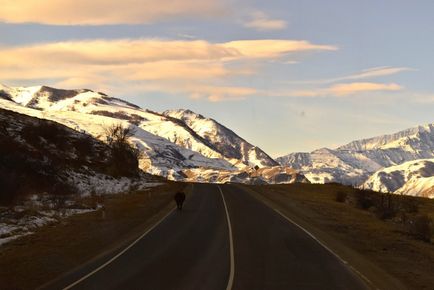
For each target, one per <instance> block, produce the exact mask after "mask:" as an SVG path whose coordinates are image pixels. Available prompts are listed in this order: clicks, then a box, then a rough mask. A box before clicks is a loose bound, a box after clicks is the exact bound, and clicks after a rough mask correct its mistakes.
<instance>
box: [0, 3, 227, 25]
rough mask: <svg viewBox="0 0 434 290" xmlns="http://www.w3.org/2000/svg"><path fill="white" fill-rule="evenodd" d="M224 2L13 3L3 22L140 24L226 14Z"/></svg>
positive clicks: (0, 16) (0, 12)
mask: <svg viewBox="0 0 434 290" xmlns="http://www.w3.org/2000/svg"><path fill="white" fill-rule="evenodd" d="M226 9H227V7H226V5H225V1H220V0H201V1H196V0H171V1H160V0H122V1H119V0H91V1H89V0H73V1H72V0H38V1H34V0H13V1H2V2H1V9H0V21H3V22H9V23H41V24H50V25H106V24H140V23H150V22H155V21H160V20H164V19H168V18H174V17H188V16H196V17H212V16H220V15H224V14H225V13H226Z"/></svg>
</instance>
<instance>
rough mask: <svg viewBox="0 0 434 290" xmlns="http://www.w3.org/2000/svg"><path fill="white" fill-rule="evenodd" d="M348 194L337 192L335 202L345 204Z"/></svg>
mask: <svg viewBox="0 0 434 290" xmlns="http://www.w3.org/2000/svg"><path fill="white" fill-rule="evenodd" d="M347 195H348V194H347V193H346V192H345V191H341V190H340V191H338V192H336V197H335V200H336V201H337V202H345V201H346V200H347Z"/></svg>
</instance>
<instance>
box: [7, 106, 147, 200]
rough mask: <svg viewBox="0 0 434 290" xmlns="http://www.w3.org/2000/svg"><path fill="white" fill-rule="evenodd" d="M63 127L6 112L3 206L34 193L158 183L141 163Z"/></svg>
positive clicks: (108, 190)
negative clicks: (117, 158) (146, 172)
mask: <svg viewBox="0 0 434 290" xmlns="http://www.w3.org/2000/svg"><path fill="white" fill-rule="evenodd" d="M111 152H112V151H111V150H110V148H109V146H108V145H107V144H105V143H103V142H101V141H98V140H96V139H94V138H92V137H91V136H89V135H87V134H84V133H81V132H77V131H75V130H72V129H70V128H68V127H66V126H63V125H61V124H59V123H56V122H52V121H49V120H44V119H38V118H34V117H30V116H27V115H23V114H19V113H16V112H13V111H9V110H4V109H1V108H0V188H1V192H2V194H1V195H0V205H4V204H6V205H8V204H9V203H13V202H14V201H17V200H19V199H20V198H22V197H24V196H29V195H31V194H40V193H43V192H45V193H48V194H51V195H65V194H76V193H80V194H90V193H91V192H98V193H116V192H120V191H127V190H128V188H129V187H130V186H132V185H133V183H137V184H136V185H138V183H140V184H143V183H147V182H149V181H151V180H155V178H151V177H150V176H147V175H146V174H144V173H143V172H141V171H140V170H139V169H138V164H137V160H135V159H134V158H128V159H124V160H123V161H124V162H123V163H122V164H119V163H118V162H117V160H116V159H115V158H114V156H113V155H112V154H111Z"/></svg>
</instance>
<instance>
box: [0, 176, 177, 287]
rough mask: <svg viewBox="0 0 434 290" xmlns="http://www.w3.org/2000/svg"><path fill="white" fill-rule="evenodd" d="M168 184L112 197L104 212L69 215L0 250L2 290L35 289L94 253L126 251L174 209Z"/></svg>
mask: <svg viewBox="0 0 434 290" xmlns="http://www.w3.org/2000/svg"><path fill="white" fill-rule="evenodd" d="M179 186H180V185H179V184H176V183H170V184H167V185H164V186H160V187H156V188H151V189H149V190H148V191H143V192H137V193H131V194H127V195H113V196H111V197H108V198H107V200H106V201H105V208H106V210H105V218H103V215H102V211H101V210H98V211H96V212H91V213H87V214H81V215H76V216H72V217H70V218H67V219H65V220H64V221H63V222H62V223H61V224H56V225H51V226H46V227H43V228H41V229H40V230H38V231H37V232H36V233H35V234H33V235H29V236H25V237H22V238H20V239H18V240H16V241H12V242H10V243H8V244H6V245H4V246H2V247H1V248H0V269H2V270H1V271H0V281H1V286H0V288H1V289H34V288H36V287H38V286H40V285H42V284H44V283H47V282H48V281H50V280H52V279H54V278H56V277H58V276H59V275H61V274H62V273H65V272H68V271H70V270H71V269H74V268H76V267H78V266H80V265H82V264H83V263H86V262H87V261H89V260H91V259H94V258H96V257H95V256H96V255H98V254H103V253H108V252H111V251H114V250H116V249H118V248H119V247H123V246H125V245H126V244H127V243H129V242H131V241H132V240H134V239H135V238H136V237H137V236H139V235H140V234H141V233H143V232H144V231H145V230H146V229H147V228H149V227H150V226H152V225H153V224H154V223H155V222H156V221H158V220H159V219H160V218H161V217H162V216H164V214H166V213H167V212H168V211H169V210H170V209H171V208H173V207H174V204H173V203H172V197H173V192H174V191H175V190H176V188H178V187H179Z"/></svg>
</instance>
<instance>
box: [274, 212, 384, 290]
mask: <svg viewBox="0 0 434 290" xmlns="http://www.w3.org/2000/svg"><path fill="white" fill-rule="evenodd" d="M271 209H272V210H274V211H275V212H277V213H278V214H279V215H280V216H282V217H283V218H284V219H286V220H287V221H289V222H290V223H292V224H293V225H295V226H296V227H298V228H299V229H301V230H302V231H303V232H305V233H306V234H307V235H308V236H309V237H311V238H312V239H313V240H314V241H315V242H317V243H318V244H320V245H321V246H322V247H323V248H324V249H326V250H327V251H328V252H330V253H331V254H332V255H333V256H335V257H336V258H337V259H338V260H339V261H340V262H341V263H343V264H344V265H345V266H347V267H348V268H349V269H350V270H351V271H353V272H354V273H355V274H357V276H359V277H360V278H362V280H364V281H365V282H367V283H368V284H369V285H370V286H371V287H372V288H373V289H376V290H380V289H379V288H378V287H376V286H375V285H374V284H373V283H372V281H371V280H369V279H368V277H366V276H365V275H363V274H362V273H361V272H360V271H358V270H357V269H356V268H354V267H353V266H351V265H350V264H349V263H348V262H347V261H346V260H345V259H343V258H342V257H341V256H339V254H337V253H336V252H335V251H333V250H332V249H330V248H329V247H328V246H327V245H326V244H324V243H323V242H322V241H321V240H320V239H318V238H317V237H315V236H314V235H313V234H312V233H311V232H309V231H308V230H307V229H305V228H304V227H302V226H301V225H299V224H298V223H296V222H295V221H294V220H292V219H291V218H289V217H287V216H286V215H285V214H284V213H282V212H281V211H280V210H278V209H277V208H271Z"/></svg>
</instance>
